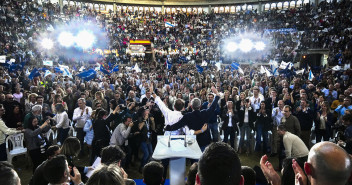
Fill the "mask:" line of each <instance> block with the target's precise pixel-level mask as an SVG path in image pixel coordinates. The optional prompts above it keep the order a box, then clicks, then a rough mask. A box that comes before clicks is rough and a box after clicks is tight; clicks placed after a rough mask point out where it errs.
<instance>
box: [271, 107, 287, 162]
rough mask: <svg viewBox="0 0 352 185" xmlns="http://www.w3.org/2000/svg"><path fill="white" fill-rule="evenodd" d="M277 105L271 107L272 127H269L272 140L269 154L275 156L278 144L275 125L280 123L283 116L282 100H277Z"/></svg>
mask: <svg viewBox="0 0 352 185" xmlns="http://www.w3.org/2000/svg"><path fill="white" fill-rule="evenodd" d="M277 105H278V107H275V108H273V110H272V112H271V116H272V119H273V129H271V132H272V142H271V155H272V156H275V155H276V154H277V152H278V146H279V143H280V142H279V141H280V139H279V135H278V134H277V127H278V126H279V125H280V122H281V119H282V117H283V116H284V114H283V111H284V105H285V104H284V101H283V100H279V101H278V103H277Z"/></svg>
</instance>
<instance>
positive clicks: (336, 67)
mask: <svg viewBox="0 0 352 185" xmlns="http://www.w3.org/2000/svg"><path fill="white" fill-rule="evenodd" d="M332 70H334V71H340V70H341V66H338V65H337V66H335V67H333V68H332Z"/></svg>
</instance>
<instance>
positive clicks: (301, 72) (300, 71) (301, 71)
mask: <svg viewBox="0 0 352 185" xmlns="http://www.w3.org/2000/svg"><path fill="white" fill-rule="evenodd" d="M304 71H305V69H301V70H298V71H296V74H298V75H299V74H303V73H304Z"/></svg>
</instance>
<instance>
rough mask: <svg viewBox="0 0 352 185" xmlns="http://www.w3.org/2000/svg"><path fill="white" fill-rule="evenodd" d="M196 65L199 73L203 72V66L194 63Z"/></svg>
mask: <svg viewBox="0 0 352 185" xmlns="http://www.w3.org/2000/svg"><path fill="white" fill-rule="evenodd" d="M196 67H197V71H198V72H199V73H203V70H204V69H203V68H202V67H201V66H199V65H196Z"/></svg>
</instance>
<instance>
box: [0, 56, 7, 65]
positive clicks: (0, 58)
mask: <svg viewBox="0 0 352 185" xmlns="http://www.w3.org/2000/svg"><path fill="white" fill-rule="evenodd" d="M5 62H6V56H5V55H1V56H0V63H3V64H4V63H5Z"/></svg>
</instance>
